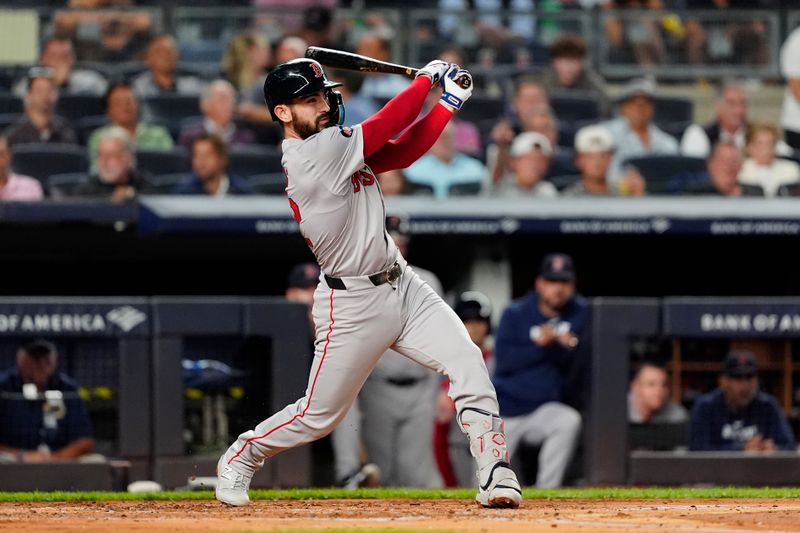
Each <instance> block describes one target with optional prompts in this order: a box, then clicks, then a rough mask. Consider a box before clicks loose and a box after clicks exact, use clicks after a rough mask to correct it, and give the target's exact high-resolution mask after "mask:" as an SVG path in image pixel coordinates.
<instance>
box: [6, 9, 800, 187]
mask: <svg viewBox="0 0 800 533" xmlns="http://www.w3.org/2000/svg"><path fill="white" fill-rule="evenodd" d="M5 5H6V7H23V6H24V7H26V8H28V10H26V11H7V12H6V13H15V14H16V15H15V16H14V17H10V16H9V17H5V20H6V22H5V24H6V26H8V28H7V29H6V34H7V36H8V39H15V36H18V37H19V39H17V40H16V41H15V46H14V47H13V49H12V50H9V51H7V52H6V53H5V54H6V55H7V57H6V58H3V59H2V61H3V63H5V64H6V66H4V67H0V91H2V92H0V128H2V130H3V132H4V133H3V136H2V138H1V139H0V174H2V176H3V177H2V183H3V186H2V187H1V188H0V198H2V199H6V200H37V199H42V198H48V197H49V198H54V199H59V198H65V197H72V196H76V197H94V198H105V199H111V200H114V201H127V200H130V199H132V198H134V197H135V196H136V195H137V194H206V195H212V196H222V195H231V194H281V193H282V191H283V186H284V183H283V179H282V177H281V169H280V148H279V145H280V132H279V131H278V129H277V128H276V127H275V125H274V124H273V123H272V122H271V121H270V117H269V114H268V113H267V111H266V109H265V107H264V103H263V91H262V83H263V80H264V77H265V75H266V73H267V72H268V71H269V70H270V68H272V67H273V66H274V65H276V64H278V63H280V62H283V61H286V60H289V59H293V58H296V57H301V56H303V54H304V52H305V49H306V47H307V46H311V45H313V46H325V47H332V48H338V49H344V50H351V51H355V52H358V53H361V54H364V55H368V56H371V57H375V58H378V59H383V60H388V61H395V62H398V63H405V64H411V65H419V64H423V63H425V62H427V61H429V60H430V59H433V58H436V57H439V58H443V59H446V60H447V61H451V62H454V63H458V64H461V65H462V66H465V67H467V68H469V69H471V71H473V72H474V74H475V76H476V89H477V90H476V95H475V96H474V97H473V98H472V102H470V104H469V105H468V106H466V107H465V109H464V110H463V111H462V112H461V113H460V114H459V116H458V117H457V119H456V120H455V121H453V123H452V126H451V127H449V128H448V129H447V130H446V131H445V133H444V134H443V135H442V137H441V139H440V140H439V142H437V143H436V145H435V146H434V147H433V148H432V149H431V150H430V152H429V153H428V154H426V155H425V156H424V157H423V158H422V159H420V160H419V161H418V162H417V163H415V164H413V165H412V166H411V167H409V168H408V169H406V170H404V171H394V172H389V173H386V174H384V175H382V176H380V180H381V185H382V188H383V191H384V194H386V195H387V196H389V195H422V196H426V195H427V196H433V197H436V198H447V197H451V196H465V195H466V196H475V195H485V196H500V197H508V196H539V197H559V196H568V197H574V196H596V195H601V196H609V195H610V196H643V195H658V194H670V195H675V194H703V195H722V196H741V195H747V196H767V197H772V196H794V195H796V194H797V193H798V191H799V190H800V186H799V185H798V184H800V166H798V164H797V163H798V161H800V156H798V152H797V149H798V147H800V30H795V25H796V24H797V23H798V22H800V10H798V11H794V10H793V9H792V7H793V6H792V2H779V1H778V0H761V1H751V2H737V1H735V0H675V1H662V0H659V1H647V2H639V1H635V2H634V1H627V0H608V1H598V0H580V1H577V0H561V1H559V0H540V1H536V0H509V1H501V0H483V1H466V0H439V1H438V2H436V3H430V2H428V3H426V2H411V3H403V6H402V7H401V6H399V5H397V3H396V2H389V1H382V2H357V1H353V2H338V1H336V0H328V1H308V2H300V3H298V2H280V1H270V0H253V1H252V2H245V1H238V2H228V3H226V5H225V6H224V7H220V6H217V5H215V4H214V3H211V2H204V1H200V2H193V3H191V5H189V4H186V3H183V2H167V3H159V4H157V3H156V2H150V1H139V2H133V1H130V0H68V1H50V2H39V3H37V5H36V6H33V7H32V6H31V5H30V3H29V2H16V3H15V2H6V3H5ZM31 32H33V35H35V36H36V38H35V39H33V40H31V39H30V34H31ZM23 36H24V37H25V38H23ZM25 43H28V44H27V45H26V44H25ZM329 76H330V77H331V78H333V79H336V80H337V81H341V82H343V83H344V86H343V87H342V93H343V96H344V100H345V104H346V108H347V115H346V119H345V122H346V125H350V124H355V123H358V122H360V121H361V120H363V119H364V118H366V117H367V116H369V115H370V114H371V113H373V112H375V111H376V110H377V109H378V108H379V107H380V106H381V105H382V104H383V103H385V102H386V101H387V100H388V99H389V98H391V97H392V96H393V95H395V94H396V93H397V92H398V91H399V90H401V89H402V88H403V87H404V86H405V85H406V84H407V83H408V80H406V79H405V78H402V77H400V76H396V75H377V74H375V75H361V74H357V73H352V72H344V71H330V72H329ZM784 87H785V89H784ZM782 92H783V94H781V93H782ZM754 100H755V102H754ZM434 102H435V98H432V99H431V104H433V103H434Z"/></svg>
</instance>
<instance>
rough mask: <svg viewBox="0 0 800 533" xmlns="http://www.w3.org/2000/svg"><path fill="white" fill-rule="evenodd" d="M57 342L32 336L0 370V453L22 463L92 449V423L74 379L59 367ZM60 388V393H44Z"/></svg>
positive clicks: (57, 458)
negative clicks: (56, 395) (9, 365)
mask: <svg viewBox="0 0 800 533" xmlns="http://www.w3.org/2000/svg"><path fill="white" fill-rule="evenodd" d="M57 366H58V353H57V351H56V347H55V346H54V345H53V344H52V343H50V342H47V341H44V340H35V341H32V342H29V343H27V344H25V345H23V346H21V347H20V348H19V349H18V350H17V357H16V365H15V366H14V367H13V368H11V369H9V370H7V371H6V372H4V373H0V454H2V455H5V456H6V457H7V458H8V459H11V460H16V461H19V462H24V463H41V462H46V461H60V460H69V459H76V458H78V457H81V456H82V455H85V454H88V453H90V452H91V451H92V450H93V449H94V439H93V438H92V426H91V422H90V421H89V415H88V413H87V411H86V405H85V404H84V403H83V400H82V399H81V397H80V395H78V387H77V385H76V384H75V383H74V382H73V381H72V380H71V379H70V378H69V377H67V376H66V375H65V374H63V373H62V372H58V371H57ZM45 391H60V392H61V394H62V398H61V399H57V398H53V397H52V395H51V397H50V399H47V398H45V397H44V394H45Z"/></svg>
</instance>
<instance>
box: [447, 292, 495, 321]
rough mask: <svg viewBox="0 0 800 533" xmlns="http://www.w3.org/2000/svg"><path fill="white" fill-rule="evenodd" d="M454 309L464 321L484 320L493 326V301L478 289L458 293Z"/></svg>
mask: <svg viewBox="0 0 800 533" xmlns="http://www.w3.org/2000/svg"><path fill="white" fill-rule="evenodd" d="M453 310H454V311H455V312H456V314H457V315H458V318H460V319H461V320H462V321H463V322H466V321H467V320H483V321H485V322H486V323H487V324H488V325H489V329H491V327H492V302H491V301H489V297H488V296H486V295H485V294H483V293H482V292H478V291H466V292H462V293H461V294H459V295H458V298H457V299H456V302H455V305H453Z"/></svg>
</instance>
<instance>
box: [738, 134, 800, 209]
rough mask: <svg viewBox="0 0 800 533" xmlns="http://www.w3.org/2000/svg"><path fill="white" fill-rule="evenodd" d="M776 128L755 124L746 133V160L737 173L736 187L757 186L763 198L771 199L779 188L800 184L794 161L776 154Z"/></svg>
mask: <svg viewBox="0 0 800 533" xmlns="http://www.w3.org/2000/svg"><path fill="white" fill-rule="evenodd" d="M779 139H780V137H779V134H778V128H776V127H775V126H774V125H773V124H770V123H768V122H754V123H752V124H750V127H749V128H748V129H747V138H746V141H747V145H746V147H745V152H746V154H747V159H745V161H744V163H742V170H741V171H740V172H739V183H741V184H742V185H757V186H760V187H761V188H762V189H764V196H767V197H772V196H775V195H776V194H777V192H778V189H779V188H780V187H781V186H782V185H791V184H795V183H797V182H798V181H800V165H798V164H797V163H795V162H794V161H789V160H786V159H778V158H777V157H776V154H775V150H776V146H777V144H778V140H779Z"/></svg>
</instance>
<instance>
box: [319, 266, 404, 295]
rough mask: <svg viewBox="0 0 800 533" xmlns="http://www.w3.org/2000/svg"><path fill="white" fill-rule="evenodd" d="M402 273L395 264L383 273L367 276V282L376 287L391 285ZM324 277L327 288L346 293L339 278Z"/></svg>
mask: <svg viewBox="0 0 800 533" xmlns="http://www.w3.org/2000/svg"><path fill="white" fill-rule="evenodd" d="M402 273H403V268H402V267H401V266H400V263H398V262H396V261H395V263H394V264H393V265H392V266H390V267H389V268H388V269H387V270H384V271H383V272H378V273H377V274H372V275H371V276H369V280H370V281H371V282H372V284H373V285H375V286H376V287H377V286H379V285H383V284H384V283H391V282H393V281H395V280H396V279H397V278H399V277H400V274H402ZM324 276H325V283H327V284H328V287H330V288H331V289H336V290H340V291H346V290H347V286H346V285H345V284H344V281H342V280H341V278H334V277H333V276H329V275H327V274H325V275H324Z"/></svg>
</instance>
